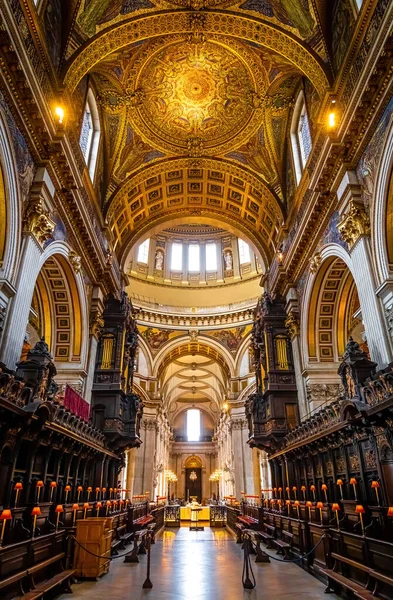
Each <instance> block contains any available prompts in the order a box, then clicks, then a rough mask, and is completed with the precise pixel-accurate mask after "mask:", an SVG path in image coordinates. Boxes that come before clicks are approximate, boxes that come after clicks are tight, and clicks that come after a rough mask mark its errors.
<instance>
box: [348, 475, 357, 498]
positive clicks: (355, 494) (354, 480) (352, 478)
mask: <svg viewBox="0 0 393 600" xmlns="http://www.w3.org/2000/svg"><path fill="white" fill-rule="evenodd" d="M349 483H350V484H351V486H352V487H353V494H354V496H355V500H357V499H358V496H357V493H356V486H357V484H358V482H357V480H356V479H355V477H351V479H350V480H349Z"/></svg>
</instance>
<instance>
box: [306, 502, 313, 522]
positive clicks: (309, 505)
mask: <svg viewBox="0 0 393 600" xmlns="http://www.w3.org/2000/svg"><path fill="white" fill-rule="evenodd" d="M306 506H307V508H308V518H309V519H310V521H311V507H312V502H311V500H307V502H306Z"/></svg>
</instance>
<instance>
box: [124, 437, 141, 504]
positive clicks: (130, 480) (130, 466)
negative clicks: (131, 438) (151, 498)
mask: <svg viewBox="0 0 393 600" xmlns="http://www.w3.org/2000/svg"><path fill="white" fill-rule="evenodd" d="M137 452H140V450H139V449H138V450H137V449H136V448H131V450H128V461H127V473H126V489H127V490H130V491H129V497H130V498H131V497H132V496H133V494H134V493H135V492H134V484H135V459H136V455H137Z"/></svg>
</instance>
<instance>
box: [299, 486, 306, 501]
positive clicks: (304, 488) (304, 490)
mask: <svg viewBox="0 0 393 600" xmlns="http://www.w3.org/2000/svg"><path fill="white" fill-rule="evenodd" d="M300 489H301V490H302V493H303V500H305V499H306V486H305V485H302V487H301V488H300Z"/></svg>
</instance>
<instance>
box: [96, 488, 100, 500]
mask: <svg viewBox="0 0 393 600" xmlns="http://www.w3.org/2000/svg"><path fill="white" fill-rule="evenodd" d="M100 491H101V489H100V488H99V487H96V500H99V499H100Z"/></svg>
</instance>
